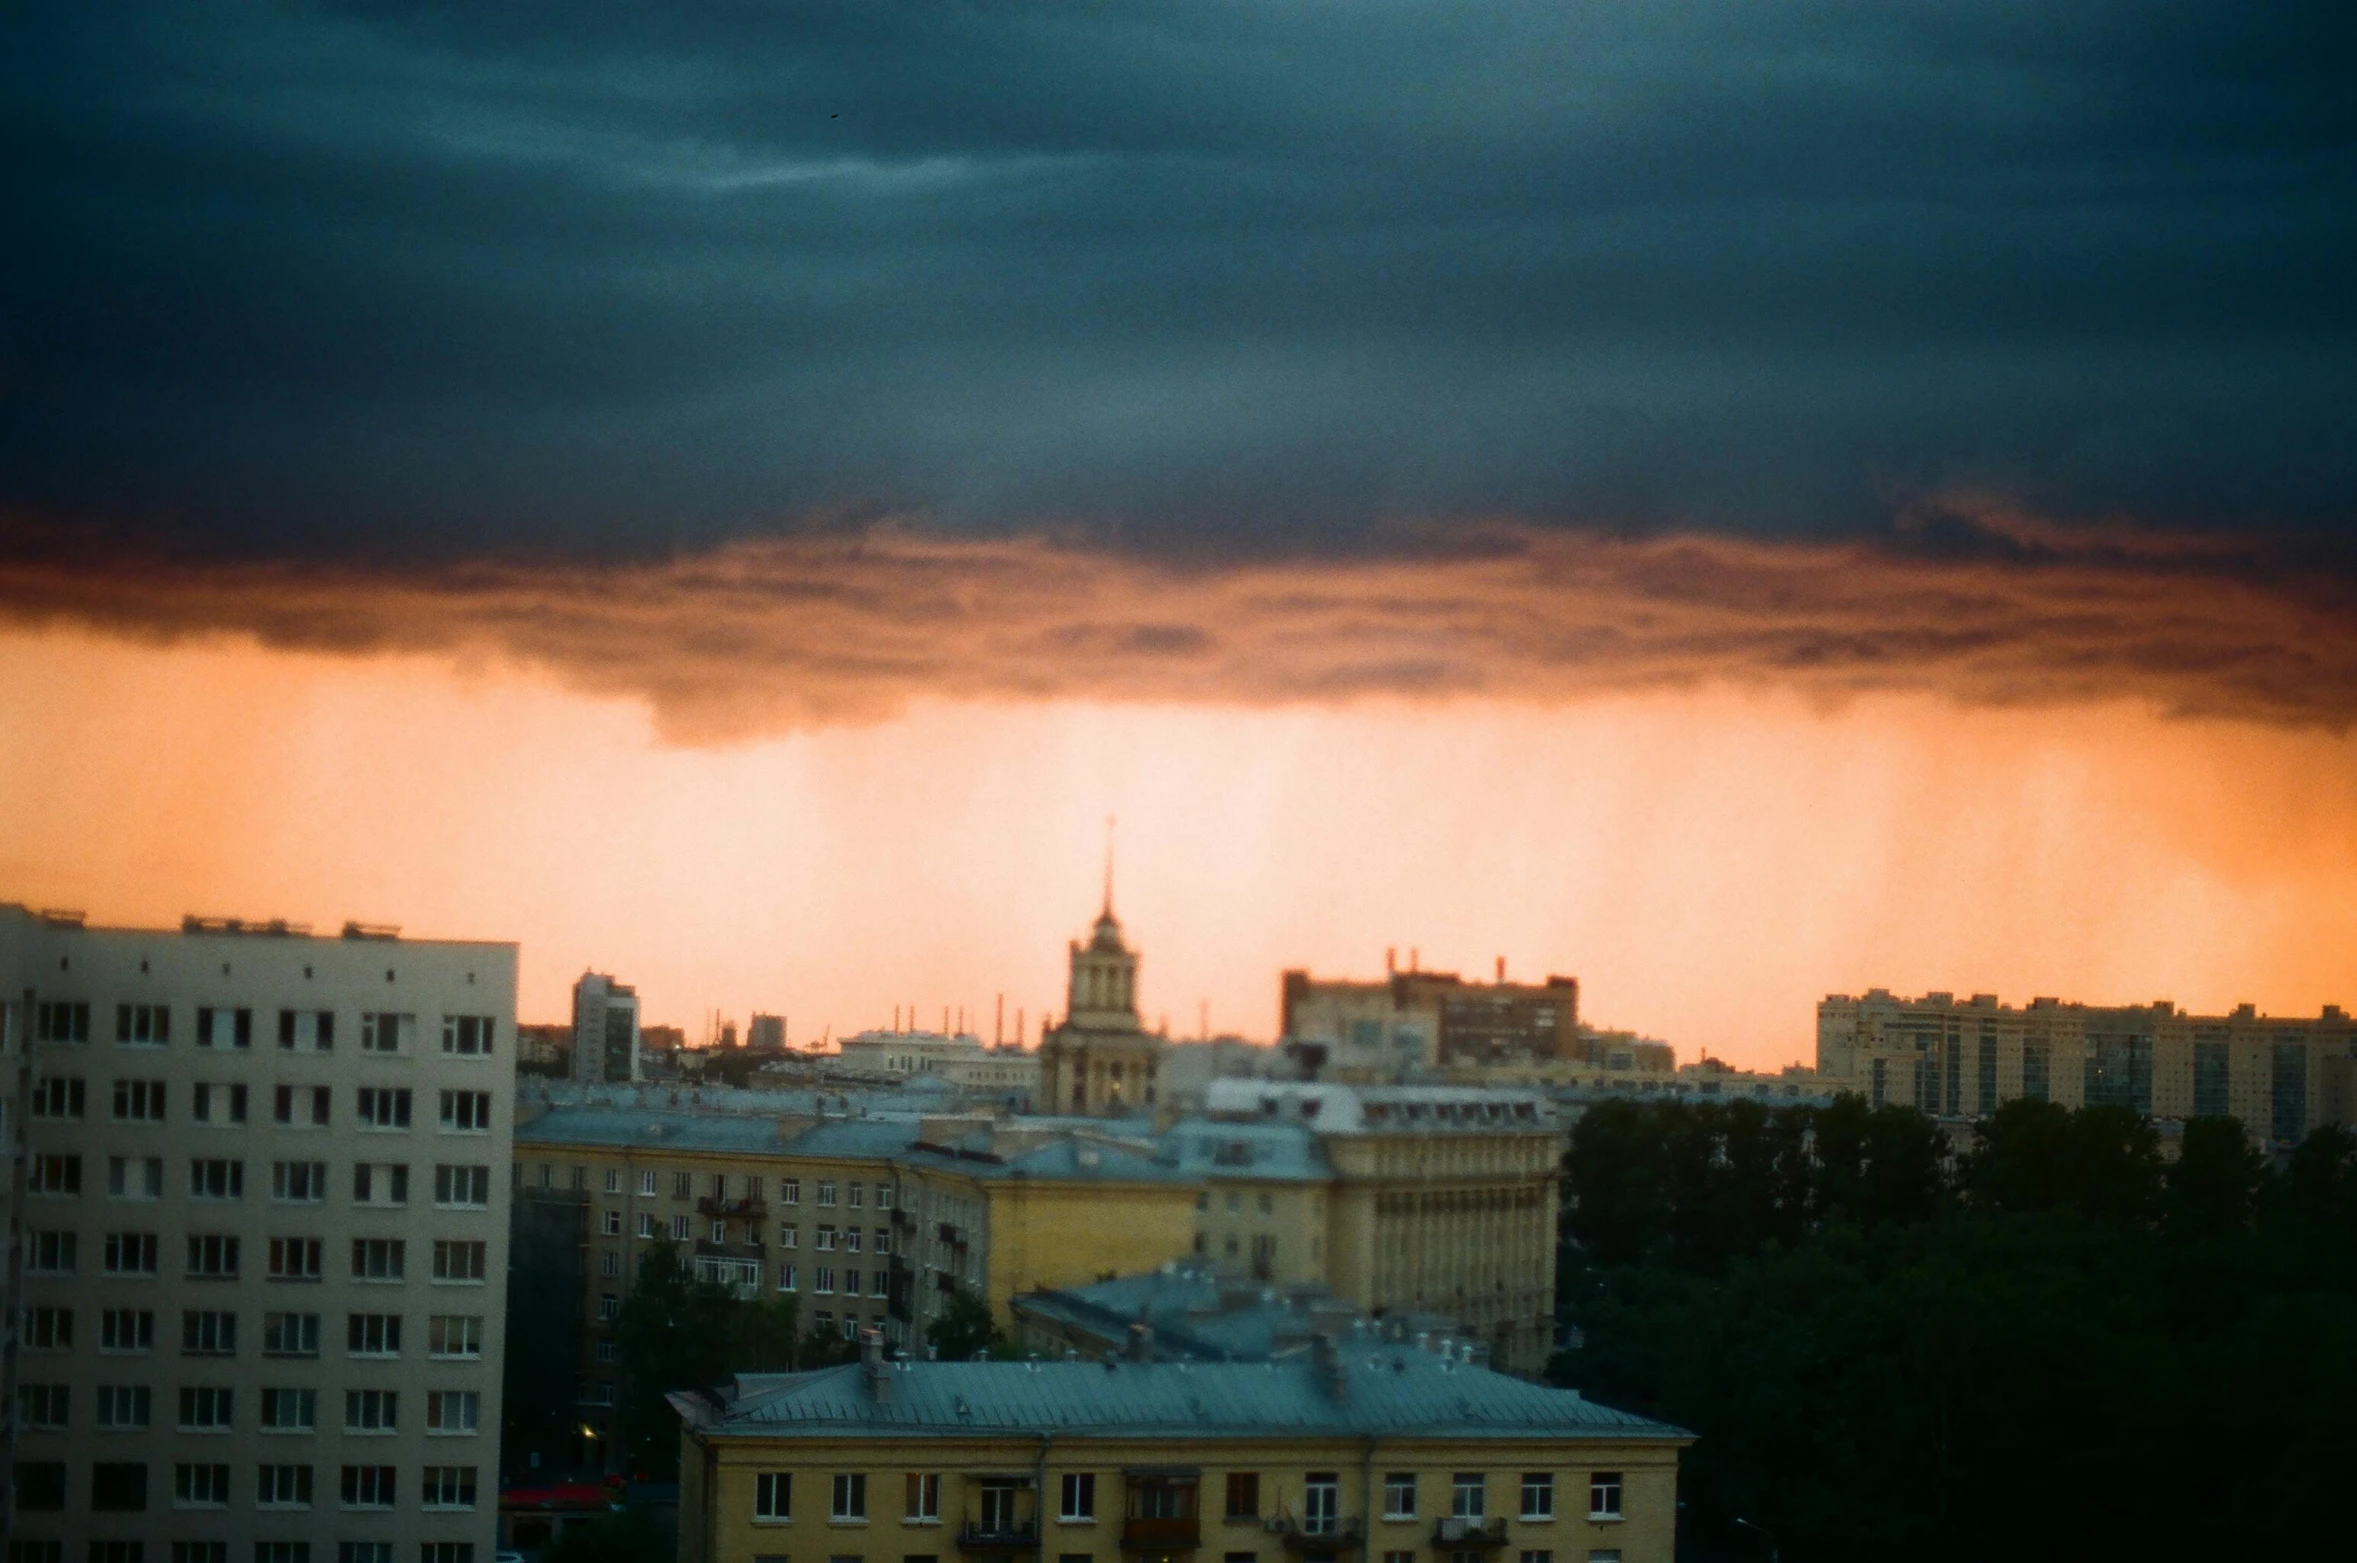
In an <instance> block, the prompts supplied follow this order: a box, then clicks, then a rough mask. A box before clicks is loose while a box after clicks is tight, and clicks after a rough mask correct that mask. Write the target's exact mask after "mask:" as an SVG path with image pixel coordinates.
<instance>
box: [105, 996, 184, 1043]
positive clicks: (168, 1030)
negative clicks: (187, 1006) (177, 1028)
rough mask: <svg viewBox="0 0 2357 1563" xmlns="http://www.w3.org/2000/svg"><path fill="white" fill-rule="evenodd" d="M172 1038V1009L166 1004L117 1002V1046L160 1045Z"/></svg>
mask: <svg viewBox="0 0 2357 1563" xmlns="http://www.w3.org/2000/svg"><path fill="white" fill-rule="evenodd" d="M171 1040H172V1010H171V1006H169V1005H166V1004H117V1005H116V1006H115V1044H116V1046H118V1047H162V1046H164V1045H165V1044H167V1043H169V1042H170V1041H171Z"/></svg>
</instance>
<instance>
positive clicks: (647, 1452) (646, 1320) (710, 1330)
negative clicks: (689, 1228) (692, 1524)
mask: <svg viewBox="0 0 2357 1563" xmlns="http://www.w3.org/2000/svg"><path fill="white" fill-rule="evenodd" d="M738 1306H739V1305H738V1303H737V1301H736V1299H735V1298H733V1297H732V1296H730V1295H729V1292H728V1290H727V1289H726V1288H725V1287H721V1286H717V1285H714V1284H712V1283H710V1282H702V1281H698V1280H696V1279H695V1277H694V1276H693V1275H692V1274H691V1273H690V1272H689V1271H688V1269H687V1267H686V1266H685V1265H684V1264H682V1263H681V1262H680V1258H679V1252H678V1250H677V1249H676V1248H674V1247H672V1246H671V1245H670V1244H668V1243H656V1244H650V1245H649V1246H648V1247H647V1249H646V1251H645V1252H644V1253H642V1254H640V1255H639V1261H638V1276H637V1279H636V1282H635V1283H634V1284H633V1285H632V1287H631V1289H630V1294H629V1295H628V1296H627V1297H625V1298H624V1299H623V1300H622V1311H621V1313H620V1315H619V1316H618V1317H617V1318H616V1319H615V1321H614V1341H615V1344H616V1345H617V1346H618V1347H619V1348H620V1355H621V1359H622V1390H621V1394H620V1396H619V1397H618V1399H619V1404H618V1405H617V1407H616V1410H617V1413H618V1420H619V1421H620V1424H621V1426H620V1429H619V1431H620V1432H621V1435H622V1447H623V1451H624V1454H625V1456H626V1457H627V1459H628V1462H629V1466H630V1469H631V1470H632V1471H633V1472H635V1473H643V1474H645V1475H646V1476H648V1477H649V1478H651V1479H655V1480H664V1481H667V1480H670V1479H671V1478H672V1477H673V1476H674V1475H675V1474H676V1473H677V1471H678V1469H679V1417H678V1415H677V1414H676V1413H675V1412H674V1411H673V1410H672V1409H671V1406H670V1403H669V1402H668V1401H667V1400H665V1399H664V1396H665V1395H667V1394H668V1393H670V1392H671V1391H672V1390H676V1389H705V1388H709V1387H711V1386H712V1385H715V1384H718V1383H720V1382H722V1381H723V1380H724V1379H726V1378H727V1377H728V1376H729V1375H730V1374H731V1373H733V1372H734V1371H735V1368H734V1366H733V1365H732V1364H731V1363H730V1361H729V1348H730V1345H731V1342H732V1328H731V1327H732V1325H733V1324H734V1322H735V1314H736V1310H737V1308H738Z"/></svg>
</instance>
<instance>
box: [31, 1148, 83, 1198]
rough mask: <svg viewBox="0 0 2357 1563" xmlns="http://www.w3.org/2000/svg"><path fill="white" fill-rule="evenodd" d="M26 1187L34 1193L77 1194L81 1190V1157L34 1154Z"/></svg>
mask: <svg viewBox="0 0 2357 1563" xmlns="http://www.w3.org/2000/svg"><path fill="white" fill-rule="evenodd" d="M26 1187H27V1188H28V1189H29V1190H30V1191H31V1192H33V1193H35V1194H79V1193H81V1192H82V1158H81V1157H79V1156H63V1155H56V1154H50V1155H42V1156H35V1157H34V1158H33V1160H32V1168H31V1174H30V1177H29V1180H28V1181H27V1183H26Z"/></svg>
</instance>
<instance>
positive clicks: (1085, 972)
mask: <svg viewBox="0 0 2357 1563" xmlns="http://www.w3.org/2000/svg"><path fill="white" fill-rule="evenodd" d="M1068 949H1069V955H1070V959H1071V978H1070V983H1069V986H1068V987H1067V988H1066V991H1065V1006H1064V1018H1063V1019H1062V1020H1060V1021H1058V1022H1056V1023H1055V1024H1054V1025H1052V1026H1050V1027H1048V1029H1047V1032H1046V1034H1045V1035H1044V1036H1042V1037H1041V1039H1040V1044H1039V1068H1040V1079H1041V1095H1042V1100H1041V1103H1040V1105H1041V1107H1042V1109H1043V1110H1044V1111H1047V1112H1052V1113H1085V1114H1091V1115H1096V1116H1108V1115H1113V1116H1118V1115H1120V1114H1124V1113H1132V1112H1142V1111H1144V1110H1146V1109H1148V1108H1150V1107H1152V1106H1153V1105H1154V1102H1155V1098H1156V1094H1157V1091H1158V1089H1159V1085H1160V1082H1159V1080H1158V1078H1157V1076H1158V1073H1159V1070H1160V1063H1161V1055H1162V1046H1163V1044H1162V1039H1161V1038H1159V1037H1157V1036H1154V1035H1151V1034H1150V1033H1148V1032H1147V1031H1146V1029H1145V1028H1144V1027H1143V1026H1142V1025H1140V1024H1139V1022H1138V1005H1137V981H1138V957H1137V952H1136V951H1134V950H1132V949H1131V948H1130V947H1129V945H1128V944H1127V943H1126V942H1125V941H1124V940H1123V939H1122V936H1121V922H1120V920H1119V919H1118V918H1116V917H1115V916H1114V915H1113V892H1112V886H1111V884H1110V882H1108V883H1107V885H1106V890H1105V906H1104V909H1103V910H1102V911H1101V912H1099V913H1098V914H1097V924H1096V927H1095V928H1094V929H1093V930H1092V931H1091V933H1090V935H1089V940H1088V942H1087V943H1086V944H1083V943H1081V942H1080V941H1079V940H1077V939H1075V940H1074V941H1072V943H1071V945H1070V946H1069V947H1068Z"/></svg>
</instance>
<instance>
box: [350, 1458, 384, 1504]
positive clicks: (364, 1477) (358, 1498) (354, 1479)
mask: <svg viewBox="0 0 2357 1563" xmlns="http://www.w3.org/2000/svg"><path fill="white" fill-rule="evenodd" d="M393 1470H394V1468H393V1467H392V1466H389V1465H347V1466H345V1467H344V1481H343V1504H344V1507H345V1508H347V1509H389V1508H391V1507H392V1506H393V1497H394V1482H393Z"/></svg>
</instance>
